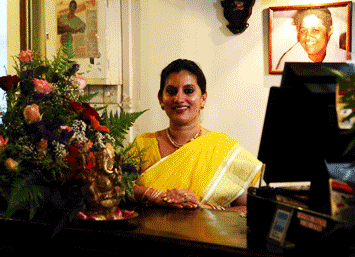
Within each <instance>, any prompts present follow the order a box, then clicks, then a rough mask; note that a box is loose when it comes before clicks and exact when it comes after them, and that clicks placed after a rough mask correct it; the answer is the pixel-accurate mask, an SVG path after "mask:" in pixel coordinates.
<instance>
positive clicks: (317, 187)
mask: <svg viewBox="0 0 355 257" xmlns="http://www.w3.org/2000/svg"><path fill="white" fill-rule="evenodd" d="M324 66H327V67H332V68H334V69H338V70H342V71H343V72H351V71H353V67H352V65H350V64H347V63H286V64H285V67H284V72H283V74H282V80H281V86H280V87H272V88H271V89H270V94H269V99H268V105H267V110H266V114H265V121H264V127H263V131H262V136H261V141H260V148H259V153H258V159H259V160H260V161H262V162H263V163H265V164H266V169H265V173H264V180H265V181H266V182H267V183H271V182H294V181H310V182H311V191H312V192H311V195H312V198H313V201H314V203H315V205H314V206H313V207H314V209H315V210H317V211H320V212H323V213H330V204H329V177H330V173H331V172H332V171H331V170H330V167H331V166H332V165H333V166H334V165H335V166H337V165H344V164H349V163H351V162H352V161H354V156H355V151H352V152H350V153H348V154H346V155H344V154H343V153H344V151H345V149H346V148H347V145H348V143H349V142H350V140H351V138H353V135H346V134H344V133H343V132H344V131H342V130H341V129H339V128H338V124H337V115H336V109H335V89H336V77H335V76H334V75H331V74H330V73H328V72H327V71H326V70H325V69H323V67H324ZM317 196H318V197H317Z"/></svg>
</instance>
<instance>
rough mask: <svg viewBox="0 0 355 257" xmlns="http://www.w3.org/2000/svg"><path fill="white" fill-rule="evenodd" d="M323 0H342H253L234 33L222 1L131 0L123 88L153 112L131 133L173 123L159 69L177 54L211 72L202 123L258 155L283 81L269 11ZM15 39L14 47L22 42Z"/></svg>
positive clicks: (140, 106) (13, 5)
mask: <svg viewBox="0 0 355 257" xmlns="http://www.w3.org/2000/svg"><path fill="white" fill-rule="evenodd" d="M125 1H128V0H123V2H125ZM9 2H11V4H9V5H10V8H9V13H8V17H16V15H15V14H13V13H11V12H15V10H14V8H15V9H16V6H18V4H16V2H18V0H17V1H14V0H11V1H10V0H8V3H9ZM320 2H321V3H327V2H339V1H327V0H321V1H311V0H292V1H291V0H289V1H287V0H256V3H255V5H254V8H253V13H252V16H251V18H250V19H249V24H250V26H249V28H248V29H247V30H246V31H245V32H244V33H242V34H240V35H234V34H232V33H231V32H229V31H228V30H227V29H226V24H227V21H226V20H225V18H224V17H223V10H222V8H221V6H220V0H184V1H181V0H144V1H136V0H132V6H131V14H132V17H131V21H132V24H131V28H132V29H131V30H130V31H129V33H128V34H131V35H132V38H133V42H131V44H132V48H131V51H132V53H129V54H127V51H129V50H128V49H127V48H124V52H123V56H130V57H131V61H132V67H131V73H130V74H129V75H127V76H130V78H129V79H128V80H129V83H128V84H127V85H129V84H130V83H131V82H132V83H131V85H132V87H131V88H130V90H127V88H126V89H125V88H124V91H125V92H128V91H130V92H131V93H132V96H133V103H134V104H133V107H134V110H143V109H146V108H148V109H150V110H149V111H148V112H146V113H145V114H144V115H143V116H141V117H140V118H139V119H138V121H137V122H136V126H135V127H134V130H133V135H134V136H135V135H137V134H140V133H143V132H148V131H156V130H159V129H163V128H166V127H167V126H168V119H167V117H166V116H165V114H164V113H163V111H162V110H161V109H160V106H159V104H158V100H157V93H158V88H159V76H160V72H161V70H162V69H163V68H164V67H165V66H166V65H167V64H168V63H170V62H171V61H173V60H174V59H177V58H187V59H191V60H194V61H196V62H197V63H199V64H200V66H201V67H202V69H203V71H204V72H205V75H206V77H207V91H208V99H207V105H206V108H205V109H204V111H203V114H202V125H203V126H204V127H206V128H208V129H210V130H214V131H221V132H226V133H228V134H230V135H232V136H233V137H235V138H237V139H238V140H239V142H240V143H241V145H242V146H244V147H245V148H246V149H247V150H249V151H250V152H251V153H253V154H254V155H257V153H258V148H259V142H260V137H261V132H262V128H263V122H264V116H265V109H266V104H267V99H268V92H269V88H270V87H271V86H279V84H280V79H281V76H280V75H269V74H268V31H267V22H268V17H267V9H268V7H271V6H285V5H300V4H309V3H314V4H316V3H320ZM124 12H125V10H124ZM15 13H16V12H15ZM127 16H129V15H127ZM125 22H126V21H124V22H123V23H125ZM13 26H14V27H15V28H16V25H13ZM17 26H18V25H17ZM124 27H125V24H124ZM353 27H354V26H353ZM9 31H16V29H14V28H9ZM126 34H127V33H126ZM353 34H354V33H353ZM13 35H14V33H13V32H11V33H9V42H12V43H13V42H16V40H17V39H16V38H13V37H12V36H13ZM124 40H125V39H124ZM12 43H11V44H9V49H10V48H11V50H13V48H14V47H16V46H17V45H19V44H12ZM124 46H125V45H124ZM13 51H14V52H15V53H17V52H18V51H16V50H13ZM125 62H127V60H124V61H123V66H124V67H125V65H126V63H125ZM11 66H12V65H10V64H9V73H10V74H11V72H10V67H11ZM124 73H125V69H124ZM128 80H127V81H128ZM127 85H125V79H124V87H125V86H127Z"/></svg>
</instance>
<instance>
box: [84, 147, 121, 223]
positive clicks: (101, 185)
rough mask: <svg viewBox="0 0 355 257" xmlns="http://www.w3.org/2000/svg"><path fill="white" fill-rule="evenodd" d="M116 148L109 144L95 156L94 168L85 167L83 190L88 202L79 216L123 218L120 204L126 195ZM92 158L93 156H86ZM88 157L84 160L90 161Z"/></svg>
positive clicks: (100, 218)
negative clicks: (115, 151)
mask: <svg viewBox="0 0 355 257" xmlns="http://www.w3.org/2000/svg"><path fill="white" fill-rule="evenodd" d="M114 156H115V153H114V149H113V147H112V146H111V145H110V144H108V145H106V147H105V148H102V149H101V150H100V151H99V152H98V153H97V154H96V156H95V160H90V161H94V162H95V165H94V168H92V169H84V171H83V172H82V179H83V181H84V183H85V185H84V186H83V187H82V189H81V191H82V193H83V195H84V199H85V202H86V206H87V207H86V210H85V211H82V212H80V213H79V218H82V219H93V220H115V219H120V218H122V213H121V211H120V210H119V208H118V204H119V203H120V202H121V200H122V199H123V197H124V196H125V188H124V186H123V184H122V171H121V168H120V165H114ZM85 158H92V157H91V156H88V157H84V159H85ZM88 161H89V160H88V159H86V160H84V162H86V163H88Z"/></svg>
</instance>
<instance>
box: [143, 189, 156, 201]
mask: <svg viewBox="0 0 355 257" xmlns="http://www.w3.org/2000/svg"><path fill="white" fill-rule="evenodd" d="M149 189H153V188H151V187H148V188H147V189H146V190H145V191H144V193H143V196H142V198H141V201H142V202H143V200H144V196H145V194H146V193H147V192H148V190H149Z"/></svg>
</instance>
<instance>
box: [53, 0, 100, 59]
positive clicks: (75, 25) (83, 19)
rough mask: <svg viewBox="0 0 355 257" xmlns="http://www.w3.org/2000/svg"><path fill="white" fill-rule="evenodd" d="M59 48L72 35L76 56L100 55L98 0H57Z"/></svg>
mask: <svg viewBox="0 0 355 257" xmlns="http://www.w3.org/2000/svg"><path fill="white" fill-rule="evenodd" d="M56 12H57V32H58V35H57V49H58V48H59V47H60V46H61V45H62V44H63V43H64V42H65V41H66V40H67V37H70V39H71V41H72V43H73V52H74V56H75V58H90V57H99V52H98V42H97V33H98V29H97V3H96V0H91V1H87V0H57V3H56Z"/></svg>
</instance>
